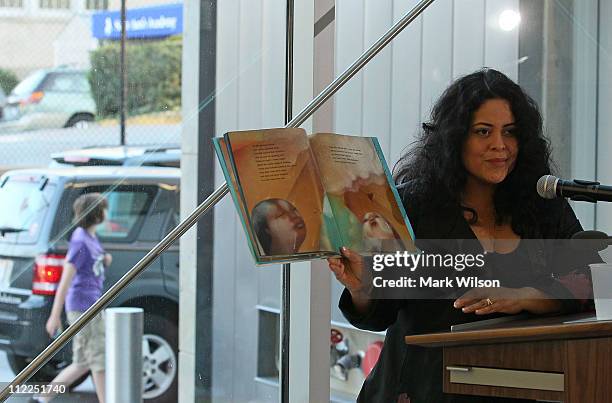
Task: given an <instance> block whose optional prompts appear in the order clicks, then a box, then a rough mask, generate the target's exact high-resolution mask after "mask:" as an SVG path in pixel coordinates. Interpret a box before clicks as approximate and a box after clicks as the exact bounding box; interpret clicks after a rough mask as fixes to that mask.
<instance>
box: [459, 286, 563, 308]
mask: <svg viewBox="0 0 612 403" xmlns="http://www.w3.org/2000/svg"><path fill="white" fill-rule="evenodd" d="M453 306H454V307H455V308H457V309H461V310H462V311H463V312H464V313H472V312H473V313H475V314H476V315H487V314H490V313H495V312H498V313H507V314H517V313H519V312H522V311H527V312H531V313H536V314H543V313H551V312H558V311H559V310H560V309H561V303H560V302H559V301H557V300H554V299H550V297H549V296H548V295H546V294H544V293H543V292H541V291H539V290H537V289H535V288H531V287H524V288H505V287H501V288H473V289H471V290H470V291H468V292H466V293H465V294H463V295H462V296H461V297H459V298H457V299H456V300H455V302H454V304H453Z"/></svg>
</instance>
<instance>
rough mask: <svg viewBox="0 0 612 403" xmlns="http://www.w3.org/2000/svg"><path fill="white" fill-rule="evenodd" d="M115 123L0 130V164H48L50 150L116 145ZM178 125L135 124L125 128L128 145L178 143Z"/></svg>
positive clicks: (51, 151)
mask: <svg viewBox="0 0 612 403" xmlns="http://www.w3.org/2000/svg"><path fill="white" fill-rule="evenodd" d="M119 136H120V135H119V127H118V126H99V125H95V124H94V125H92V126H91V127H88V128H86V129H77V128H65V129H45V130H36V131H29V132H22V133H0V167H3V168H5V167H33V166H45V165H48V164H49V161H50V160H49V156H50V155H51V154H52V153H55V152H60V151H64V150H69V149H75V148H82V147H87V146H96V145H119ZM180 141H181V125H180V124H168V125H134V126H128V127H127V129H126V143H127V144H128V145H141V144H169V143H173V144H180Z"/></svg>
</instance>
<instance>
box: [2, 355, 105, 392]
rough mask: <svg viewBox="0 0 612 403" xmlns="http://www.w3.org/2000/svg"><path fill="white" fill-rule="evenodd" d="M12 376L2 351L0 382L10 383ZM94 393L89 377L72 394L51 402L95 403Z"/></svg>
mask: <svg viewBox="0 0 612 403" xmlns="http://www.w3.org/2000/svg"><path fill="white" fill-rule="evenodd" d="M13 377H14V374H13V371H12V370H11V368H10V367H9V364H8V361H7V360H6V354H5V353H4V351H0V382H2V383H4V382H10V381H12V380H13ZM29 399H30V398H29V397H12V398H10V399H8V400H7V402H10V403H25V402H28V401H29ZM97 401H98V399H97V398H96V393H95V389H94V385H93V382H92V381H91V377H89V378H87V380H86V381H85V382H83V383H82V384H81V385H79V387H77V388H76V389H75V390H74V391H73V392H71V393H67V394H65V395H61V396H58V397H56V398H55V399H54V400H53V402H57V403H76V402H80V403H96V402H97Z"/></svg>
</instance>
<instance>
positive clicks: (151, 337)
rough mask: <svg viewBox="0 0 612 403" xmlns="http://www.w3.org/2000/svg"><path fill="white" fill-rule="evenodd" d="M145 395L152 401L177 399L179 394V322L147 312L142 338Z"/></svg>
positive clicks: (146, 399) (164, 401)
mask: <svg viewBox="0 0 612 403" xmlns="http://www.w3.org/2000/svg"><path fill="white" fill-rule="evenodd" d="M142 359H143V363H142V364H143V365H142V376H143V378H142V383H143V391H144V392H143V398H144V400H145V401H146V402H150V403H153V402H155V403H166V402H176V401H177V394H178V326H177V324H176V323H174V322H172V321H170V320H168V319H166V318H163V317H161V316H158V315H146V316H145V323H144V335H143V340H142Z"/></svg>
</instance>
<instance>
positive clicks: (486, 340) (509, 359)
mask: <svg viewBox="0 0 612 403" xmlns="http://www.w3.org/2000/svg"><path fill="white" fill-rule="evenodd" d="M589 316H590V317H593V316H594V314H588V315H585V314H582V315H572V316H555V317H542V318H534V319H525V320H520V321H514V322H506V323H503V324H498V325H492V326H490V327H484V328H482V329H478V330H466V331H456V332H451V331H448V332H441V333H431V334H420V335H412V336H406V337H405V340H406V343H407V344H413V345H419V346H423V347H443V351H444V361H443V362H444V365H443V371H444V392H445V393H457V394H464V395H477V396H496V397H508V398H522V399H534V400H535V399H538V400H545V401H553V402H555V401H558V402H564V403H607V402H612V321H595V320H589V318H588V317H589Z"/></svg>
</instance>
